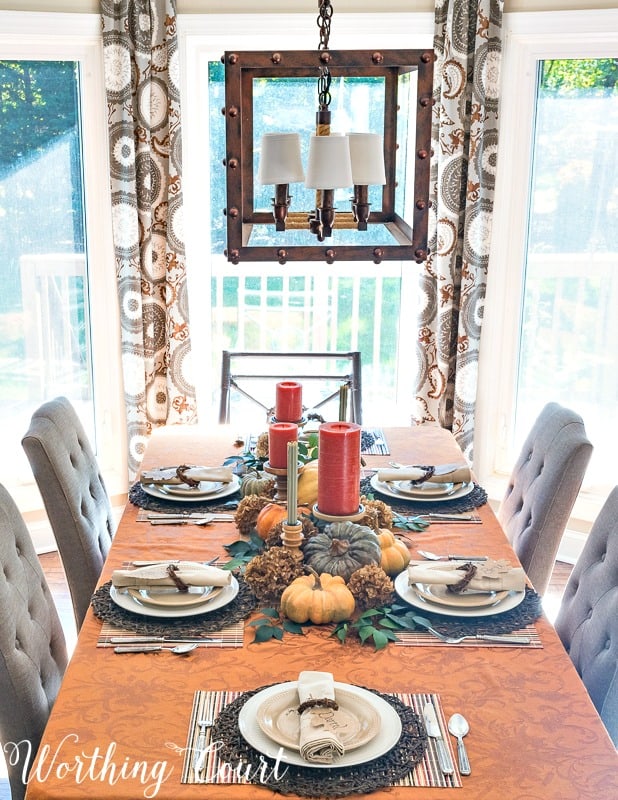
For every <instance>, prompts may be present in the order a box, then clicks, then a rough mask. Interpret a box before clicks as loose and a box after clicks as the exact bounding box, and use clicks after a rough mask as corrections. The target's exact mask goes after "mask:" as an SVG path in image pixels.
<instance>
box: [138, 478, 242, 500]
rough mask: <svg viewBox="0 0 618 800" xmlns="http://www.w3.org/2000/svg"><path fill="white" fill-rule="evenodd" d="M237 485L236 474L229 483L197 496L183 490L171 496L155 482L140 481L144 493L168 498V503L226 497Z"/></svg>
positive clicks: (237, 487)
mask: <svg viewBox="0 0 618 800" xmlns="http://www.w3.org/2000/svg"><path fill="white" fill-rule="evenodd" d="M239 487H240V481H239V480H238V476H237V475H234V476H233V477H232V480H231V481H230V482H229V483H224V484H222V486H221V488H220V489H219V490H218V491H216V492H212V493H209V494H207V495H200V496H199V497H196V496H195V495H187V493H186V492H185V493H184V494H175V495H174V496H173V497H172V496H171V495H170V493H169V492H166V491H164V490H163V489H162V487H161V486H157V484H155V483H142V489H143V490H144V491H145V492H146V494H149V495H151V496H152V497H159V498H161V499H162V500H168V501H169V502H170V503H171V502H173V503H199V502H204V500H219V499H221V498H222V497H228V496H229V495H231V494H234V493H235V492H237V491H238V489H239Z"/></svg>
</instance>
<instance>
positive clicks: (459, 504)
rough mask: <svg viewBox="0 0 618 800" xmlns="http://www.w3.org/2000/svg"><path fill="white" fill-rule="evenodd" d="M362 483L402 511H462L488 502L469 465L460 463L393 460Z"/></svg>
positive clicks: (426, 513) (420, 512) (424, 513)
mask: <svg viewBox="0 0 618 800" xmlns="http://www.w3.org/2000/svg"><path fill="white" fill-rule="evenodd" d="M363 482H364V484H365V485H364V486H362V489H363V491H364V492H365V493H367V492H369V491H375V492H378V494H381V495H384V496H385V497H388V498H389V504H390V505H391V507H392V508H393V510H395V511H398V512H402V513H410V512H417V513H418V514H423V515H431V514H432V513H434V512H435V513H447V512H451V513H462V512H465V511H471V510H472V509H475V508H478V507H479V506H482V505H484V504H485V503H486V502H487V493H486V492H485V490H484V489H483V488H482V487H481V486H479V485H478V484H477V483H475V481H474V480H473V478H472V473H471V471H470V468H469V467H468V466H467V465H466V464H461V463H457V464H440V465H435V466H418V465H404V464H396V463H394V462H391V464H390V466H389V467H388V468H382V469H378V470H376V471H375V472H374V474H373V475H371V476H370V477H366V478H364V479H363ZM393 500H395V501H398V502H396V503H393V502H392V501H393Z"/></svg>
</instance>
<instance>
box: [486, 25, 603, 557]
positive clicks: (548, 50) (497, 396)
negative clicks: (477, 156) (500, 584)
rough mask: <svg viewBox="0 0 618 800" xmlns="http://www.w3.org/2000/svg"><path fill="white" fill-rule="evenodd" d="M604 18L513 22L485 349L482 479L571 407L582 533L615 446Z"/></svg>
mask: <svg viewBox="0 0 618 800" xmlns="http://www.w3.org/2000/svg"><path fill="white" fill-rule="evenodd" d="M608 14H609V15H611V16H613V17H614V19H616V16H615V12H598V13H595V12H586V13H585V15H583V16H584V17H585V19H582V15H579V14H568V15H561V19H560V24H559V26H558V27H559V28H561V29H560V30H558V28H557V25H556V21H557V17H556V15H555V14H552V15H551V20H548V17H547V16H546V15H543V14H541V15H539V14H534V15H533V16H534V22H532V21H531V20H530V19H529V16H528V15H525V14H524V15H514V16H513V19H512V20H510V21H509V30H508V34H509V35H508V36H507V37H506V46H505V58H504V65H503V92H502V97H503V98H504V102H503V108H502V118H501V131H500V135H501V141H500V152H499V156H498V170H499V172H498V177H497V181H498V186H497V192H498V194H497V198H496V216H495V227H494V239H493V242H492V257H491V259H490V264H491V272H490V275H489V284H488V300H487V312H488V315H487V317H486V326H485V327H484V329H483V348H482V351H481V352H482V353H483V354H484V361H483V364H482V376H481V392H480V395H481V398H482V401H481V406H480V408H479V431H478V436H477V442H478V444H479V448H478V452H477V456H478V467H477V471H478V472H479V475H480V477H481V478H482V479H484V480H489V479H490V478H491V476H494V477H498V478H499V476H500V475H502V476H503V477H504V476H506V475H508V473H509V472H510V467H511V465H512V463H513V461H514V459H515V458H516V456H517V454H518V452H519V450H520V448H521V443H522V441H523V439H524V438H525V436H526V434H527V432H528V430H529V429H530V427H531V425H532V423H533V422H534V419H535V418H536V416H537V415H538V413H539V411H540V410H541V408H542V407H543V406H544V405H545V403H547V402H549V401H551V400H555V401H557V402H559V403H562V404H563V405H566V406H569V407H570V408H572V409H573V410H575V411H577V412H578V413H579V414H581V416H582V417H583V419H584V422H585V424H586V430H587V433H588V437H589V438H590V440H591V441H592V443H593V445H594V452H593V456H592V459H591V462H590V465H589V468H588V471H587V474H586V478H585V480H584V485H583V487H582V492H581V493H580V500H579V501H578V504H577V505H576V509H575V514H574V519H573V527H574V528H575V527H579V528H581V529H583V530H585V529H586V528H587V527H588V525H589V523H590V521H591V520H592V519H594V517H595V516H596V513H597V512H598V510H599V509H600V506H601V505H602V502H603V501H604V499H605V497H606V496H607V494H608V493H609V491H610V489H611V488H612V487H613V486H614V485H615V482H616V481H615V470H614V469H613V463H614V458H615V452H616V448H617V447H618V430H617V428H616V425H615V422H614V421H615V418H616V408H617V401H618V385H617V383H616V373H617V371H618V355H617V354H616V347H615V337H616V333H617V326H618V317H617V316H616V307H617V306H616V303H617V300H618V297H617V294H618V245H617V242H618V170H617V165H616V157H615V153H616V142H617V141H618V61H617V59H616V58H615V55H616V53H617V52H618V37H616V35H615V34H613V35H612V36H610V35H609V34H607V33H606V31H608V30H613V31H615V30H616V27H615V26H613V25H611V24H610V22H609V19H608ZM548 21H549V22H550V25H549V26H548V28H547V30H548V31H551V33H547V34H543V30H544V25H543V23H547V22H548ZM539 22H540V23H541V24H540V25H539ZM528 23H531V24H530V27H529V26H528ZM532 25H533V27H532ZM532 31H534V35H532ZM604 32H605V33H604ZM515 98H516V99H515ZM522 108H523V109H525V112H524V113H522ZM515 115H517V116H515ZM496 309H499V316H500V318H499V319H498V317H497V316H496ZM492 387H493V390H492ZM488 399H489V402H488ZM501 485H502V484H501V483H500V481H498V483H497V484H496V487H497V488H496V492H495V496H496V498H497V499H499V498H500V497H501ZM578 520H579V521H578ZM575 538H577V537H575ZM564 544H565V547H564V552H565V553H568V552H569V547H570V545H569V541H568V537H567V541H566V543H564ZM574 546H575V545H574ZM570 552H572V553H573V556H574V555H576V552H575V550H571V551H570ZM563 555H564V554H563Z"/></svg>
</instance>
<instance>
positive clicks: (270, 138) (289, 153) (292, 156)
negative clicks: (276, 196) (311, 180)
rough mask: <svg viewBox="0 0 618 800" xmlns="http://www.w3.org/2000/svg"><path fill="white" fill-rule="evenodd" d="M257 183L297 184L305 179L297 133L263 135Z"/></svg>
mask: <svg viewBox="0 0 618 800" xmlns="http://www.w3.org/2000/svg"><path fill="white" fill-rule="evenodd" d="M261 149H262V154H261V157H260V166H259V169H258V181H259V182H260V183H262V184H271V183H272V184H282V183H298V182H299V181H303V180H304V179H305V174H304V172H303V165H302V161H301V160H300V136H299V135H298V134H297V133H265V134H264V135H263V136H262V147H261Z"/></svg>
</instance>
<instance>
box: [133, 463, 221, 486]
mask: <svg viewBox="0 0 618 800" xmlns="http://www.w3.org/2000/svg"><path fill="white" fill-rule="evenodd" d="M176 470H177V467H165V468H161V469H150V470H146V471H145V472H142V474H141V476H140V481H141V482H142V483H154V484H156V485H161V484H168V485H169V486H180V485H182V484H187V485H188V482H187V481H184V480H182V478H181V477H180V476H179V475H178V473H177V471H176ZM183 474H184V475H186V476H187V478H189V479H190V480H194V481H211V482H213V483H230V482H231V481H232V479H233V477H234V473H233V472H232V470H231V469H230V468H229V467H186V468H185V469H184V470H183Z"/></svg>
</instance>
